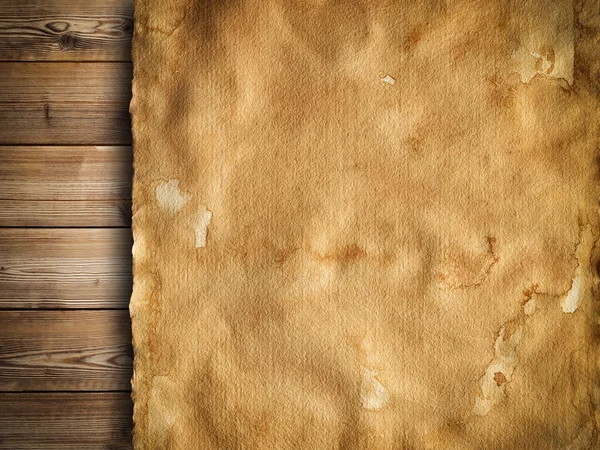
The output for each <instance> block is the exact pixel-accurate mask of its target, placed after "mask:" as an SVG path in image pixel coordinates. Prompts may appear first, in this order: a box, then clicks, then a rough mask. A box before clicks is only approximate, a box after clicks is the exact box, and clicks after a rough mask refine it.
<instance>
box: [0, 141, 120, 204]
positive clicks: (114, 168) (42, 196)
mask: <svg viewBox="0 0 600 450" xmlns="http://www.w3.org/2000/svg"><path fill="white" fill-rule="evenodd" d="M131 164H132V162H131V147H97V146H93V147H0V199H2V200H15V201H17V200H117V199H131V174H132V166H131Z"/></svg>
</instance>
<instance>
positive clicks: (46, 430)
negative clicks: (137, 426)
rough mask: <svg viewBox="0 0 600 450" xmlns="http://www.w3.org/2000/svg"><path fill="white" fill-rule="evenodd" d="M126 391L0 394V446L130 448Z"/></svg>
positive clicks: (82, 449)
mask: <svg viewBox="0 0 600 450" xmlns="http://www.w3.org/2000/svg"><path fill="white" fill-rule="evenodd" d="M132 410H133V407H132V403H131V399H130V398H129V394H128V393H42V394H39V393H36V394H0V424H1V425H0V449H3V450H4V449H6V450H9V449H10V450H25V449H27V450H35V449H40V450H42V449H43V450H53V449H56V450H69V449H73V450H86V449H112V450H125V449H131V448H132V445H131V430H132V419H131V417H132Z"/></svg>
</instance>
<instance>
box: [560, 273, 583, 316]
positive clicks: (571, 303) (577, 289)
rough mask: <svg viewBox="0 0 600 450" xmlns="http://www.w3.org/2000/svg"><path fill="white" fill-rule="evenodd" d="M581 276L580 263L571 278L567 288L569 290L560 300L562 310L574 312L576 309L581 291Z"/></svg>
mask: <svg viewBox="0 0 600 450" xmlns="http://www.w3.org/2000/svg"><path fill="white" fill-rule="evenodd" d="M581 278H582V277H581V264H580V265H578V266H577V270H576V272H575V277H574V278H573V282H572V284H571V289H569V292H567V294H566V295H565V296H564V297H563V298H562V300H561V302H560V306H561V307H562V310H563V312H566V313H574V312H575V311H576V310H577V307H578V306H579V299H580V293H581Z"/></svg>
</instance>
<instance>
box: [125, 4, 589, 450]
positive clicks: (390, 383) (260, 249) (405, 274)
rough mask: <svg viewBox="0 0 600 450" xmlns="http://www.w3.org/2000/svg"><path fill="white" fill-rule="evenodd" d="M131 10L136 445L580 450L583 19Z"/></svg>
mask: <svg viewBox="0 0 600 450" xmlns="http://www.w3.org/2000/svg"><path fill="white" fill-rule="evenodd" d="M135 9H136V13H135V14H136V16H135V20H136V22H135V36H134V44H133V59H134V71H135V73H134V77H135V79H134V84H133V101H132V107H131V110H132V116H133V135H134V155H135V178H134V187H133V202H134V203H133V206H134V217H133V233H134V237H135V245H134V249H133V255H134V291H133V296H132V299H131V306H130V308H131V315H132V321H133V336H134V348H135V373H134V377H133V381H132V383H133V398H134V400H135V411H134V420H135V430H134V443H135V447H136V449H140V450H141V449H338V448H340V449H342V448H343V449H375V450H377V449H559V448H561V449H563V448H564V449H590V448H598V446H599V445H600V443H599V440H598V420H599V415H598V411H597V406H598V401H599V389H598V388H599V386H598V356H599V355H598V336H599V334H598V289H597V275H596V269H597V264H598V258H597V256H598V250H597V240H598V237H599V234H600V232H599V222H598V156H599V155H598V144H599V124H600V122H599V119H600V117H599V111H600V108H599V102H598V93H599V84H598V80H599V75H600V56H599V55H600V45H599V39H600V34H599V33H600V14H599V13H600V5H599V4H598V2H596V1H588V0H585V1H571V0H554V1H550V0H536V1H529V2H526V1H520V0H519V1H517V0H494V1H483V0H480V1H467V0H457V1H452V0H449V1H446V2H443V1H429V0H419V1H397V2H392V1H382V0H374V1H329V0H303V1H291V0H290V1H286V0H278V1H267V0H261V1H259V0H231V1H216V0H215V1H210V0H206V1H203V0H196V1H192V0H170V1H164V0H146V1H142V0H137V1H136V4H135Z"/></svg>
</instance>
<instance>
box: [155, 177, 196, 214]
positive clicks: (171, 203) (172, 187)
mask: <svg viewBox="0 0 600 450" xmlns="http://www.w3.org/2000/svg"><path fill="white" fill-rule="evenodd" d="M155 194H156V201H157V202H158V206H160V208H161V209H163V210H165V211H166V212H168V213H169V214H175V213H176V212H178V211H179V210H180V209H181V208H183V207H184V206H185V204H186V203H187V202H189V201H190V199H191V198H192V196H191V195H190V194H188V193H187V192H183V191H181V190H180V189H179V180H169V181H163V182H161V183H159V184H158V185H157V186H156V192H155Z"/></svg>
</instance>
